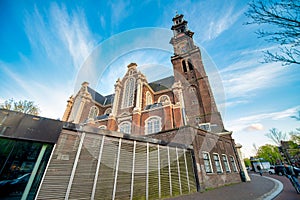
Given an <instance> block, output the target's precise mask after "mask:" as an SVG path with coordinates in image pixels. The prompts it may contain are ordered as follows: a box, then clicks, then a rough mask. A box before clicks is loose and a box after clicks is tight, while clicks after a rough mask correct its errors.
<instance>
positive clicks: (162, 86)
mask: <svg viewBox="0 0 300 200" xmlns="http://www.w3.org/2000/svg"><path fill="white" fill-rule="evenodd" d="M173 84H174V76H169V77H166V78H163V79H160V80H157V81H154V82H152V83H149V86H150V87H151V88H152V90H153V91H154V92H158V91H162V90H166V89H171V88H172V85H173ZM87 89H88V92H89V93H90V94H91V95H92V98H93V100H94V101H96V102H97V103H99V104H101V105H103V106H106V105H111V104H112V103H113V101H114V96H115V94H110V95H107V96H103V95H102V94H100V93H98V92H96V91H95V90H93V89H92V88H90V87H87Z"/></svg>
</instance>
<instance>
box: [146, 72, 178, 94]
mask: <svg viewBox="0 0 300 200" xmlns="http://www.w3.org/2000/svg"><path fill="white" fill-rule="evenodd" d="M174 80H175V79H174V76H169V77H166V78H163V79H160V80H157V81H154V82H152V83H149V86H150V87H151V88H152V90H153V91H154V92H158V91H161V90H166V89H171V88H172V85H173V84H174Z"/></svg>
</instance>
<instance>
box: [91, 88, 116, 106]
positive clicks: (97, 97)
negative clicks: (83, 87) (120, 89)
mask: <svg viewBox="0 0 300 200" xmlns="http://www.w3.org/2000/svg"><path fill="white" fill-rule="evenodd" d="M87 89H88V92H89V93H90V94H91V95H92V98H93V100H94V101H96V102H97V103H99V104H101V105H103V106H106V105H110V104H112V103H113V100H114V94H110V95H107V96H103V95H101V94H99V93H98V92H96V91H95V90H93V89H92V88H90V87H87Z"/></svg>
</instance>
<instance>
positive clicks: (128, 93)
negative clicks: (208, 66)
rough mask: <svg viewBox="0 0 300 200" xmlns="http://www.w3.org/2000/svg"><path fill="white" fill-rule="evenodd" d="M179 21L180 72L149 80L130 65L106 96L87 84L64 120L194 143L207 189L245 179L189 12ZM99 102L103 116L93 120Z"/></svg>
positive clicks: (173, 40) (176, 26) (175, 67)
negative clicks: (190, 27) (192, 30)
mask: <svg viewBox="0 0 300 200" xmlns="http://www.w3.org/2000/svg"><path fill="white" fill-rule="evenodd" d="M173 22H174V25H173V26H172V30H173V32H174V37H172V38H171V41H170V43H171V44H172V45H173V47H174V55H173V56H172V57H171V62H172V64H173V72H174V76H172V77H166V78H163V79H160V80H157V81H154V82H152V83H148V81H147V79H146V76H145V75H144V74H142V73H141V72H140V71H139V70H138V66H137V64H135V63H130V64H129V65H128V66H127V68H128V69H127V72H126V74H125V75H124V77H123V78H122V79H118V80H117V81H116V84H115V91H114V94H112V95H108V96H102V95H101V94H99V93H97V92H96V91H94V90H93V89H91V88H89V86H88V83H86V82H85V83H83V84H82V88H81V89H80V91H79V92H78V94H77V95H76V96H74V97H71V98H70V100H69V101H68V105H67V108H66V111H65V114H64V120H65V121H69V122H73V123H81V124H84V125H86V124H87V125H90V126H94V127H99V128H102V129H107V130H111V131H120V132H124V133H128V134H132V135H147V136H149V137H153V138H157V139H161V140H165V141H167V142H175V143H181V144H186V145H192V147H193V149H194V153H195V163H196V165H195V167H196V168H197V169H196V171H197V175H198V178H199V180H198V181H199V183H200V185H201V189H207V188H210V187H219V186H223V185H226V184H229V183H236V182H239V181H241V179H240V175H239V173H240V159H239V158H238V156H237V153H236V150H235V147H234V145H235V143H234V140H233V139H232V137H231V133H230V132H228V131H226V130H225V128H224V125H223V121H222V118H221V115H220V113H219V111H218V109H217V106H216V103H215V99H214V96H213V93H212V90H211V87H210V83H209V80H208V77H207V75H206V72H205V69H204V66H203V62H202V57H201V52H200V49H199V47H197V46H195V45H194V41H193V34H194V33H193V32H191V31H190V30H188V28H187V22H186V21H185V20H184V19H183V15H176V16H175V17H174V18H173ZM93 106H96V107H97V110H98V114H97V115H96V116H94V117H93V118H91V119H89V117H88V116H89V115H90V112H91V111H92V108H93ZM108 108H110V109H111V112H110V113H106V111H107V109H108ZM149 133H150V134H149ZM204 157H205V158H204ZM226 160H227V161H226ZM208 163H210V166H209V165H208ZM226 163H227V164H226ZM233 163H234V164H233ZM217 165H218V166H217ZM225 165H226V166H225ZM234 165H235V167H234ZM210 168H211V169H210ZM217 168H218V169H217ZM225 168H226V169H227V171H226V170H224V169H225ZM209 170H211V172H210V171H209Z"/></svg>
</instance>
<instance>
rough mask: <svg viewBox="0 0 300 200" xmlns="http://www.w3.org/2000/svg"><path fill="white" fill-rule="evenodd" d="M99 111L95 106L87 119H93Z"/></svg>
mask: <svg viewBox="0 0 300 200" xmlns="http://www.w3.org/2000/svg"><path fill="white" fill-rule="evenodd" d="M98 113H99V109H98V108H97V107H96V106H92V107H91V108H90V112H89V116H88V118H89V119H95V118H96V117H97V116H98Z"/></svg>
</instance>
